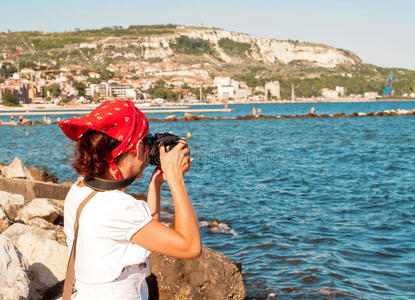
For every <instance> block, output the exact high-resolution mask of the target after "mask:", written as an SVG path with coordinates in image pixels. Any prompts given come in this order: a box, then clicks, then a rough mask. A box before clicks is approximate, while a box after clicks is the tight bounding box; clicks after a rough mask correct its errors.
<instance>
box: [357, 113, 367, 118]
mask: <svg viewBox="0 0 415 300" xmlns="http://www.w3.org/2000/svg"><path fill="white" fill-rule="evenodd" d="M357 115H358V116H359V117H366V114H365V113H362V112H358V113H357Z"/></svg>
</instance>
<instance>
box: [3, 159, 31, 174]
mask: <svg viewBox="0 0 415 300" xmlns="http://www.w3.org/2000/svg"><path fill="white" fill-rule="evenodd" d="M1 173H2V174H3V176H5V177H7V178H26V177H27V174H26V172H25V167H24V164H23V163H22V161H21V160H20V159H19V158H18V157H15V158H14V159H13V161H12V162H11V164H10V165H8V166H6V167H3V169H2V170H1Z"/></svg>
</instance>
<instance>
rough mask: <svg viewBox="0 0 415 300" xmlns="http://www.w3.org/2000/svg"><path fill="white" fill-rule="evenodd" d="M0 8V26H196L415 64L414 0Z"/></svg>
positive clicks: (209, 0)
mask: <svg viewBox="0 0 415 300" xmlns="http://www.w3.org/2000/svg"><path fill="white" fill-rule="evenodd" d="M0 12H1V13H0V31H3V32H4V31H7V30H9V29H10V30H12V31H21V30H40V31H65V30H73V29H74V28H81V29H85V28H101V27H104V26H113V25H118V26H124V27H126V26H129V25H142V24H167V23H173V24H183V25H197V26H200V25H201V24H203V25H204V26H214V27H220V28H223V29H227V30H232V31H236V32H243V33H248V34H251V35H254V36H260V37H267V38H275V39H281V40H285V39H291V40H299V41H308V42H319V43H324V44H327V45H330V46H334V47H339V48H344V49H347V50H351V51H353V52H354V53H356V54H357V55H358V56H359V57H360V58H361V59H362V60H363V61H364V62H365V63H373V64H376V65H380V66H385V67H402V68H408V69H413V70H415V0H389V1H386V0H285V1H280V0H255V1H254V0H239V1H236V0H222V1H218V0H205V1H199V0H176V1H173V0H171V1H167V0H147V1H141V0H135V1H134V0H117V1H114V0H112V1H108V0H100V1H98V0H70V1H56V0H30V1H29V0H18V1H6V0H1V2H0Z"/></svg>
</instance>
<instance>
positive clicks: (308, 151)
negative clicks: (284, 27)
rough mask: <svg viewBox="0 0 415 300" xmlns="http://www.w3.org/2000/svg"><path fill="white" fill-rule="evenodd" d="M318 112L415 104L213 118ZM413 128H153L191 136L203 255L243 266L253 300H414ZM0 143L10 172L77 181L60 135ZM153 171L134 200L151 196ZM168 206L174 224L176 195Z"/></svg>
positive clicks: (392, 124)
mask: <svg viewBox="0 0 415 300" xmlns="http://www.w3.org/2000/svg"><path fill="white" fill-rule="evenodd" d="M311 106H314V107H315V110H316V113H326V114H332V113H342V112H344V113H353V112H364V113H368V112H374V111H381V110H386V109H414V108H415V102H366V103H355V102H353V103H312V104H311V103H304V104H298V103H296V104H294V103H292V104H255V105H254V104H249V105H248V104H246V105H230V108H233V109H234V111H233V112H231V113H217V112H216V113H206V114H205V115H206V116H217V115H221V116H222V117H235V116H238V115H239V116H244V115H247V114H250V113H251V112H252V108H253V107H255V108H256V109H258V108H261V109H262V113H263V114H264V115H295V114H306V113H308V112H309V111H310V109H311ZM218 107H220V106H218ZM193 108H194V107H193ZM196 108H197V107H196ZM204 108H205V107H204ZM212 108H214V106H213V107H212ZM176 115H177V116H178V117H181V116H183V114H182V113H178V114H176ZM164 116H165V115H164V114H151V115H149V117H152V118H162V117H164ZM66 117H71V116H63V117H62V118H63V119H64V118H66ZM33 118H38V119H40V117H33ZM52 118H56V117H52ZM3 121H8V120H7V118H6V117H3ZM414 129H415V116H400V117H367V118H366V117H364V118H328V119H318V118H315V119H268V120H222V121H221V120H215V121H198V122H154V123H151V124H150V130H151V132H153V133H154V132H169V131H172V132H173V133H175V134H177V135H181V136H187V135H188V134H190V136H191V137H190V138H189V139H188V143H189V146H190V148H191V155H192V157H194V158H195V160H194V162H193V164H192V168H191V171H190V172H189V173H187V174H186V175H185V181H186V186H187V188H188V192H189V195H190V198H191V200H192V202H193V204H194V206H195V209H196V212H197V215H198V217H199V221H200V225H201V234H202V239H203V245H204V246H207V247H210V248H211V249H213V250H214V251H218V252H221V253H224V254H226V255H227V256H228V257H229V258H230V259H231V260H232V261H235V262H240V263H242V274H243V279H244V283H245V289H246V292H247V295H248V297H249V298H250V299H252V298H256V299H331V298H338V299H415V196H414V193H415V159H414V158H415V130H414ZM0 140H1V146H0V162H2V163H5V164H9V163H10V162H11V161H12V160H13V158H14V157H15V156H18V157H19V158H20V159H21V160H22V161H23V162H24V164H25V165H28V166H30V165H33V166H36V167H37V168H40V169H45V170H47V171H48V172H50V173H53V174H55V175H57V176H58V177H59V180H60V182H63V181H68V180H70V181H74V180H75V179H76V178H77V175H76V173H75V172H74V170H72V169H71V167H70V163H71V159H72V151H73V143H72V142H71V141H69V140H68V139H67V138H66V137H65V136H64V135H63V134H62V132H61V131H60V129H59V128H58V127H57V126H56V125H38V126H30V127H24V126H22V127H20V126H14V127H11V126H0ZM151 173H152V169H151V168H150V167H149V168H147V169H146V170H145V173H144V176H143V178H142V179H141V180H140V181H137V182H136V183H134V184H133V185H132V186H131V187H130V188H129V190H128V191H129V192H131V193H138V192H142V193H145V192H146V189H147V184H148V181H149V178H150V175H151ZM162 207H163V208H164V209H165V212H164V213H165V214H166V215H169V214H170V215H171V213H172V211H173V205H172V201H171V195H170V193H169V190H168V186H167V185H164V186H163V190H162ZM167 217H168V216H167Z"/></svg>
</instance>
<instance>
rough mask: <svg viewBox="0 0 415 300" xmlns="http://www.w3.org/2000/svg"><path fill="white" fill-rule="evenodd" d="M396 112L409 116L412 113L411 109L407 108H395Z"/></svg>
mask: <svg viewBox="0 0 415 300" xmlns="http://www.w3.org/2000/svg"><path fill="white" fill-rule="evenodd" d="M397 113H398V114H399V115H400V116H409V115H412V111H411V110H407V109H398V110H397Z"/></svg>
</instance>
